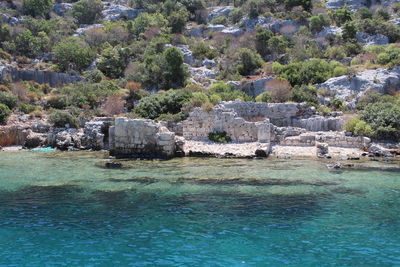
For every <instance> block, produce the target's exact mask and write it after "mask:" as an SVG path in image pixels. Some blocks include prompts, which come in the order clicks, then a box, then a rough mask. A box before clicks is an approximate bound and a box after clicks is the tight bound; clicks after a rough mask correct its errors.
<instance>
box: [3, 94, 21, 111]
mask: <svg viewBox="0 0 400 267" xmlns="http://www.w3.org/2000/svg"><path fill="white" fill-rule="evenodd" d="M17 101H18V98H17V96H15V95H13V94H12V93H10V92H3V91H1V92H0V104H4V105H6V106H7V107H8V108H9V109H11V110H12V109H14V108H15V107H16V106H17Z"/></svg>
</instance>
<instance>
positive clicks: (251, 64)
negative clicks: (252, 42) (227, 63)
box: [236, 48, 264, 75]
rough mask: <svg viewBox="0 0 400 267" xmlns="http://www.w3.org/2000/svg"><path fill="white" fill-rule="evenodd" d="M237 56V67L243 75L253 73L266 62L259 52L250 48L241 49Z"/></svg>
mask: <svg viewBox="0 0 400 267" xmlns="http://www.w3.org/2000/svg"><path fill="white" fill-rule="evenodd" d="M236 58H237V63H236V68H237V70H238V72H239V73H240V74H241V75H249V74H251V73H252V72H254V71H255V70H256V69H258V68H260V67H261V66H262V64H263V62H264V61H263V60H262V58H261V56H260V55H259V54H258V53H256V52H254V51H252V50H250V49H248V48H241V49H239V51H238V52H237V55H236Z"/></svg>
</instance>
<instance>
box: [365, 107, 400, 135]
mask: <svg viewBox="0 0 400 267" xmlns="http://www.w3.org/2000/svg"><path fill="white" fill-rule="evenodd" d="M360 118H361V119H362V120H364V121H365V122H367V123H368V124H369V125H371V127H372V129H373V130H374V131H375V132H376V137H377V138H380V139H394V140H398V139H399V138H400V103H399V100H393V101H392V102H378V103H372V104H368V105H367V106H366V107H365V108H364V110H363V111H361V113H360Z"/></svg>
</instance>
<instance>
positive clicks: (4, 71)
mask: <svg viewBox="0 0 400 267" xmlns="http://www.w3.org/2000/svg"><path fill="white" fill-rule="evenodd" d="M5 78H10V79H11V81H12V82H18V81H34V82H37V83H41V84H48V85H50V86H51V87H60V86H62V85H65V84H70V83H75V82H78V81H80V80H81V77H80V76H76V75H69V74H67V73H58V72H53V71H42V70H31V69H28V70H25V69H18V68H15V67H13V66H11V65H4V64H2V63H1V62H0V81H2V80H3V79H5Z"/></svg>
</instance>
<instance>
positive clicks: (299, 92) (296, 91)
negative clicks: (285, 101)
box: [291, 85, 319, 106]
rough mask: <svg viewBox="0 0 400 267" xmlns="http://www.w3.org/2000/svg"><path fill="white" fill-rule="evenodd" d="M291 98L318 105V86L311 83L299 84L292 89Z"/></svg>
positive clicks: (299, 101)
mask: <svg viewBox="0 0 400 267" xmlns="http://www.w3.org/2000/svg"><path fill="white" fill-rule="evenodd" d="M291 100H293V101H295V102H298V103H302V102H305V103H307V104H309V105H313V106H317V105H318V102H319V101H318V97H317V88H315V86H311V85H301V86H299V85H297V86H295V87H294V88H293V90H292V95H291Z"/></svg>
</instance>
